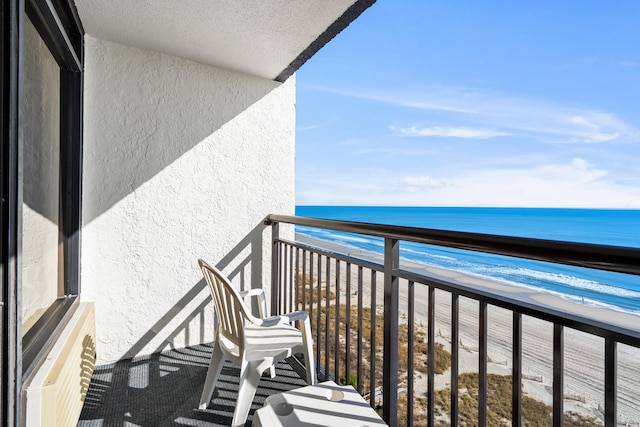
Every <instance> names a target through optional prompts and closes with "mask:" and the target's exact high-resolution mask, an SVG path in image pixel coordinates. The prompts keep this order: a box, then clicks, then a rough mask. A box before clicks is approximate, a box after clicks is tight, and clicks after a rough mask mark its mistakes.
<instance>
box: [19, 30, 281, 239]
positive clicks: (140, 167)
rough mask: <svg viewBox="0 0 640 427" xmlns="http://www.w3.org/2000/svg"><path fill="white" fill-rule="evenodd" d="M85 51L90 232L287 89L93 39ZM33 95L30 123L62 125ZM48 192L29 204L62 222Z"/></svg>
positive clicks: (31, 163)
mask: <svg viewBox="0 0 640 427" xmlns="http://www.w3.org/2000/svg"><path fill="white" fill-rule="evenodd" d="M32 50H33V49H32ZM85 50H86V67H85V69H86V70H87V73H86V74H85V91H84V93H85V95H84V105H85V107H84V123H85V125H84V165H83V169H84V172H83V174H84V177H83V186H84V188H83V199H84V201H83V203H84V206H83V222H84V225H86V224H88V223H89V222H91V221H92V220H94V219H95V218H97V217H98V216H100V215H101V214H102V213H104V212H106V211H107V210H108V209H109V208H110V207H112V206H113V205H114V204H116V203H117V202H118V201H120V200H121V199H123V198H124V197H126V196H127V195H129V194H130V193H132V192H133V191H134V190H136V189H137V188H138V187H140V186H141V185H142V184H144V183H145V182H147V181H149V180H150V179H151V178H153V177H154V176H155V175H156V174H157V173H159V172H160V171H162V170H163V169H164V168H166V167H167V166H169V165H170V164H171V163H173V162H174V161H175V160H177V159H178V158H179V157H180V156H182V155H183V154H185V153H187V152H188V151H189V150H191V149H192V148H193V147H194V146H195V145H197V144H198V143H199V142H201V141H203V140H204V139H205V138H206V137H208V136H210V135H212V134H213V133H215V132H216V131H218V130H219V129H220V128H221V127H223V126H224V125H225V124H226V123H228V122H230V121H231V120H233V119H234V118H235V117H236V116H238V115H239V114H241V113H242V112H243V111H246V110H247V109H248V108H250V107H251V106H252V105H253V104H255V103H256V102H258V101H260V100H261V99H262V98H264V97H265V96H266V95H268V94H269V93H270V92H271V91H273V90H274V89H276V88H278V87H279V86H280V85H281V84H280V83H277V82H274V81H271V80H267V79H261V78H258V77H253V76H249V75H245V74H241V73H237V72H232V71H228V70H224V69H220V68H214V67H210V66H206V65H203V64H198V63H195V62H192V61H187V60H184V59H181V58H177V57H173V56H170V55H166V54H161V53H157V52H151V51H146V50H142V49H137V48H132V47H128V46H123V45H118V44H115V43H111V42H106V41H102V40H96V39H93V38H91V37H86V49H85ZM31 86H33V85H31ZM31 86H29V87H31ZM31 90H32V91H35V90H38V87H37V86H36V87H34V88H32V89H31ZM33 95H34V96H33V97H32V98H34V99H35V101H36V102H30V103H29V102H28V103H27V104H28V107H29V106H30V108H31V109H30V110H28V111H27V112H26V114H23V115H25V116H28V117H31V116H34V117H35V115H34V114H35V112H37V111H36V109H40V110H42V109H44V112H47V111H50V110H51V109H52V108H54V111H50V113H51V114H55V115H56V117H57V110H55V105H57V104H52V105H54V107H51V106H47V105H44V104H43V102H44V101H43V102H40V99H38V98H44V97H43V94H40V93H34V94H33ZM49 98H51V97H49ZM45 100H46V99H45ZM54 101H55V99H54ZM29 111H31V113H29ZM39 116H41V114H40V115H38V117H39ZM28 125H29V124H28V123H27V126H28ZM55 125H56V128H57V124H55ZM27 130H28V129H27ZM52 134H55V133H52ZM55 135H56V136H57V134H55ZM27 137H28V134H27V135H25V138H27ZM27 139H28V138H27ZM30 146H31V145H29V144H26V147H27V148H29V147H30ZM30 153H31V151H28V152H26V156H25V159H26V161H25V165H24V169H25V176H29V175H30V174H29V173H28V172H29V171H31V172H33V173H35V174H36V176H37V175H40V174H42V172H38V171H40V169H41V168H39V167H37V166H39V162H41V161H42V160H41V159H40V157H37V156H42V153H40V154H38V153H39V152H38V153H33V154H30ZM56 161H57V160H56ZM238 166H240V167H242V165H238ZM231 167H233V163H232V164H231ZM34 168H35V169H34ZM33 173H32V174H31V175H33ZM30 182H31V181H30ZM32 182H33V184H34V185H36V184H37V185H42V183H43V182H45V183H46V182H47V180H44V181H42V180H39V181H38V180H32ZM42 192H43V190H42V189H41V188H39V187H37V186H36V187H34V186H33V185H30V186H29V187H28V188H25V190H24V194H25V196H24V202H25V203H26V204H27V205H28V206H29V207H30V208H31V209H33V210H34V211H36V212H38V213H39V214H40V215H42V216H44V217H46V218H49V219H50V220H52V221H57V210H51V209H49V208H48V207H49V206H50V205H51V203H45V201H44V200H43V197H47V195H46V194H44V195H43V194H42ZM47 194H48V193H47ZM56 194H57V193H56ZM73 231H75V230H73Z"/></svg>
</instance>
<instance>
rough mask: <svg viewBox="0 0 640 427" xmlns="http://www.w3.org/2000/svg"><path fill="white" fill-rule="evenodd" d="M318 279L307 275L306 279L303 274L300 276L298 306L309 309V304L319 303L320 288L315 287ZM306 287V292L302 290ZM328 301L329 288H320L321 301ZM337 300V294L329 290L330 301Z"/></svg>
mask: <svg viewBox="0 0 640 427" xmlns="http://www.w3.org/2000/svg"><path fill="white" fill-rule="evenodd" d="M315 283H316V279H315V277H314V278H311V277H309V275H308V274H306V275H305V276H304V277H303V276H302V274H298V284H299V285H298V286H299V288H298V304H300V305H303V306H306V307H308V306H309V304H316V301H318V286H317V285H316V286H314V284H315ZM302 286H304V290H303V289H302ZM326 299H327V286H326V285H324V286H321V287H320V301H325V300H326ZM335 299H336V294H335V292H333V291H332V290H329V301H333V300H335Z"/></svg>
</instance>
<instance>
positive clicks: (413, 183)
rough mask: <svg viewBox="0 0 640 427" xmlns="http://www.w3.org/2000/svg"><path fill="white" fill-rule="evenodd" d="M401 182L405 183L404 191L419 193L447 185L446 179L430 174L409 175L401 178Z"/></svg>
mask: <svg viewBox="0 0 640 427" xmlns="http://www.w3.org/2000/svg"><path fill="white" fill-rule="evenodd" d="M401 183H402V185H404V191H406V192H409V193H417V192H420V191H426V190H429V189H432V188H439V187H443V186H445V185H446V183H445V182H444V181H442V180H440V179H435V178H432V177H430V176H407V177H404V178H403V179H402V180H401Z"/></svg>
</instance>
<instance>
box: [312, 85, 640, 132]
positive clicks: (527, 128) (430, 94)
mask: <svg viewBox="0 0 640 427" xmlns="http://www.w3.org/2000/svg"><path fill="white" fill-rule="evenodd" d="M316 89H318V90H323V91H327V92H332V93H336V94H339V95H342V96H350V97H355V98H360V99H365V100H369V101H373V102H382V103H386V104H390V105H396V106H401V107H408V108H413V109H416V110H424V111H425V113H426V114H425V117H426V118H429V120H430V121H432V122H433V121H435V120H438V121H439V124H438V125H437V126H432V127H422V128H421V127H418V126H416V125H410V126H402V127H399V128H400V129H401V131H404V134H405V135H413V136H440V137H459V138H491V137H494V136H502V135H514V136H521V137H529V138H533V139H536V140H539V141H542V142H550V143H571V144H593V143H605V142H612V141H621V140H623V141H630V140H633V141H637V137H635V136H637V135H638V131H637V130H636V129H635V128H634V126H632V125H631V124H629V123H626V122H624V121H623V120H622V119H620V118H619V117H618V116H617V115H616V114H614V113H611V112H605V111H600V110H596V109H589V108H577V107H568V106H564V105H560V104H557V103H554V102H550V101H541V100H537V99H529V98H521V97H520V98H519V97H513V96H507V95H504V94H500V93H496V92H492V91H488V90H484V91H483V90H476V89H469V88H461V87H445V86H433V87H422V88H411V89H410V90H407V89H402V90H400V89H399V90H395V91H394V90H388V91H385V92H382V91H376V90H366V89H362V90H355V89H354V90H336V89H326V88H325V89H323V88H316Z"/></svg>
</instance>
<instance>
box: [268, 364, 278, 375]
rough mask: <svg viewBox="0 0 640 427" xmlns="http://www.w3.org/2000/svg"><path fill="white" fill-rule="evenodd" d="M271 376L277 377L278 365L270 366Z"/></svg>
mask: <svg viewBox="0 0 640 427" xmlns="http://www.w3.org/2000/svg"><path fill="white" fill-rule="evenodd" d="M269 376H270V377H271V378H275V377H276V365H271V366H270V367H269Z"/></svg>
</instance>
